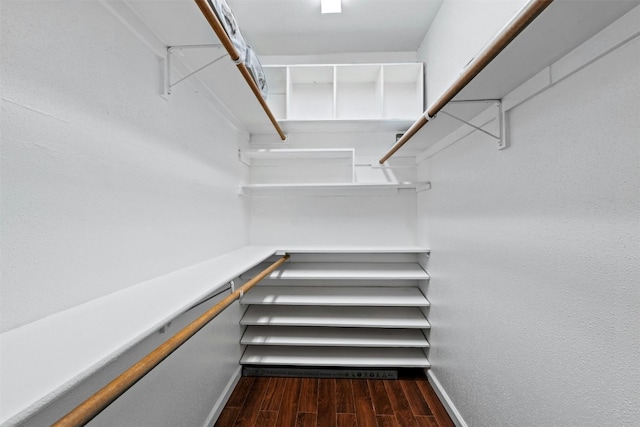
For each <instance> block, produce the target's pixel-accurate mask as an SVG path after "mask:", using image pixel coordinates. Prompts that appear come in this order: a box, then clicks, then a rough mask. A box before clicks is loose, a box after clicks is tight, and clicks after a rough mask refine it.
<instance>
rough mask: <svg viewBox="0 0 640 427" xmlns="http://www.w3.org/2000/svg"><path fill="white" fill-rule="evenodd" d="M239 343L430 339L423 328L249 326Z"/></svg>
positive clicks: (410, 343)
mask: <svg viewBox="0 0 640 427" xmlns="http://www.w3.org/2000/svg"><path fill="white" fill-rule="evenodd" d="M240 344H242V345H280V346H292V347H298V346H311V347H419V348H428V347H429V342H428V341H427V339H426V337H425V336H424V334H423V333H422V331H421V330H420V329H376V328H331V327H314V326H305V327H296V326H255V325H253V326H248V327H247V329H246V331H245V332H244V334H243V336H242V338H241V340H240Z"/></svg>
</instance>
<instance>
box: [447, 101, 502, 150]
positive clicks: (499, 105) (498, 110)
mask: <svg viewBox="0 0 640 427" xmlns="http://www.w3.org/2000/svg"><path fill="white" fill-rule="evenodd" d="M480 102H481V103H493V104H494V107H495V114H496V119H497V120H498V128H499V129H500V133H499V134H498V135H496V134H494V133H492V132H489V131H487V130H485V129H483V126H484V125H480V126H477V125H474V124H473V123H470V122H469V121H467V120H465V119H462V118H460V117H458V116H455V115H453V114H451V113H449V112H447V111H445V110H444V109H442V110H440V113H442V114H445V115H447V116H449V117H451V118H452V119H455V120H458V121H460V122H462V123H464V124H465V125H467V126H470V127H472V128H474V129H475V130H477V131H480V132H482V133H484V134H486V135H489V136H490V137H492V138H493V139H495V140H496V141H497V142H498V150H503V149H505V148H507V121H506V118H505V111H504V109H503V108H502V101H501V100H499V99H478V100H475V99H474V100H468V101H450V103H451V104H455V103H480ZM492 121H493V120H492ZM485 125H486V123H485Z"/></svg>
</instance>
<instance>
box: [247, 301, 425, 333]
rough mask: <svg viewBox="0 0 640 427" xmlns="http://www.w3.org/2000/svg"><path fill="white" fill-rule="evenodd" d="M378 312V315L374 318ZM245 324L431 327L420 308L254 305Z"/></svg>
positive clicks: (249, 310) (250, 308)
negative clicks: (274, 307)
mask: <svg viewBox="0 0 640 427" xmlns="http://www.w3.org/2000/svg"><path fill="white" fill-rule="evenodd" d="M374 314H377V315H378V317H375V316H374ZM240 324H241V325H243V326H251V325H254V326H260V325H264V326H327V327H360V328H393V329H403V328H416V329H429V328H430V327H431V326H430V324H429V321H428V320H427V319H426V317H425V316H424V313H423V312H422V311H421V309H420V308H417V307H374V308H369V307H335V306H322V307H309V306H279V307H276V310H275V311H274V309H273V306H265V305H260V306H258V305H252V306H250V307H249V308H248V309H247V311H246V312H245V314H244V316H243V317H242V319H241V320H240Z"/></svg>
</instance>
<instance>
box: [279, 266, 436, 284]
mask: <svg viewBox="0 0 640 427" xmlns="http://www.w3.org/2000/svg"><path fill="white" fill-rule="evenodd" d="M268 278H270V279H285V280H286V279H325V280H344V279H351V280H357V279H366V280H388V279H404V280H427V279H428V278H429V275H428V274H427V272H426V271H424V270H423V269H422V268H421V267H420V266H419V265H418V264H417V263H412V262H403V263H399V262H377V263H366V262H291V263H286V264H283V265H282V266H280V267H279V268H278V269H277V270H276V271H274V272H273V273H271V275H269V277H268Z"/></svg>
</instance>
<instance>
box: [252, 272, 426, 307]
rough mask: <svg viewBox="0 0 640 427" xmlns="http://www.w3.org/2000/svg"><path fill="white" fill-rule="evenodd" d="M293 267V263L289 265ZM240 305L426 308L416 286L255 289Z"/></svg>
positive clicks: (280, 287)
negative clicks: (364, 290)
mask: <svg viewBox="0 0 640 427" xmlns="http://www.w3.org/2000/svg"><path fill="white" fill-rule="evenodd" d="M292 265H293V264H292ZM240 302H241V303H242V304H247V305H249V304H265V305H334V306H369V307H372V306H383V307H392V306H393V307H427V306H429V301H427V299H426V298H425V296H424V295H423V294H422V292H420V290H419V289H418V288H416V287H403V288H400V287H370V288H367V289H366V292H363V288H362V287H357V286H344V287H343V286H340V287H337V286H333V287H327V286H304V287H293V286H256V287H255V288H253V289H251V291H250V292H248V293H247V294H246V295H244V296H243V297H242V299H241V301H240Z"/></svg>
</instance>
